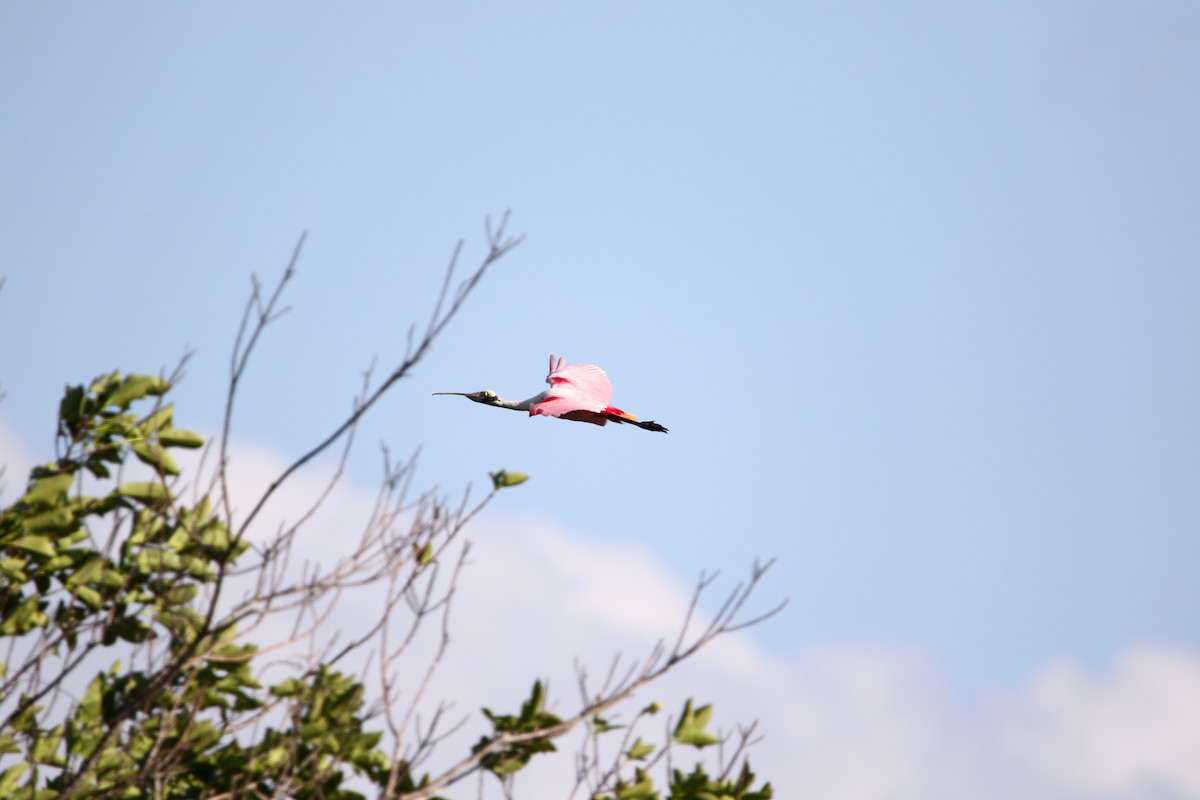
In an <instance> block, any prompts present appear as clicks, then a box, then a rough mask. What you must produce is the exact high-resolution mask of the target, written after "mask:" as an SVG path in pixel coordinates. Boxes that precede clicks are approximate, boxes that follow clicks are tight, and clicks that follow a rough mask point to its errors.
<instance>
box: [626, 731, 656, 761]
mask: <svg viewBox="0 0 1200 800" xmlns="http://www.w3.org/2000/svg"><path fill="white" fill-rule="evenodd" d="M653 752H654V745H652V744H650V743H649V742H643V741H642V737H640V736H639V737H638V738H637V741H636V742H634V743H633V744H632V745H631V746H630V747H629V749H628V750H626V751H625V756H626V757H627V758H629V759H630V760H631V761H643V760H645V758H646V756H648V755H650V754H651V753H653Z"/></svg>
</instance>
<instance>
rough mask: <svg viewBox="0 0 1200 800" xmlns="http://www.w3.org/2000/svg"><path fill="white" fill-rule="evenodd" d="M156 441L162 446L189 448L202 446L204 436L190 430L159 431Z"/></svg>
mask: <svg viewBox="0 0 1200 800" xmlns="http://www.w3.org/2000/svg"><path fill="white" fill-rule="evenodd" d="M158 441H159V443H160V444H162V446H163V447H186V448H188V449H189V450H194V449H196V448H197V447H203V446H204V437H203V436H201V435H200V434H198V433H192V432H191V431H178V430H164V431H159V432H158Z"/></svg>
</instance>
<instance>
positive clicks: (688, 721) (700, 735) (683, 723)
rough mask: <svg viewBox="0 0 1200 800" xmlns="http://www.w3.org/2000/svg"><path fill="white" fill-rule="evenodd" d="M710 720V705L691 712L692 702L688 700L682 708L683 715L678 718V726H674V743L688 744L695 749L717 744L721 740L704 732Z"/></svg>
mask: <svg viewBox="0 0 1200 800" xmlns="http://www.w3.org/2000/svg"><path fill="white" fill-rule="evenodd" d="M711 718H712V706H711V705H706V706H701V707H700V708H697V709H695V710H693V709H692V701H691V699H690V698H689V699H688V701H687V702H686V703H685V704H684V706H683V714H682V716H681V717H680V718H679V724H678V725H676V726H675V734H674V736H675V741H677V742H679V743H680V744H690V745H692V746H693V747H697V748H701V747H707V746H708V745H710V744H717V743H718V742H719V741H721V740H720V739H718V738H717V737H716V736H713V735H712V734H711V733H709V732H707V731H706V730H704V729H705V727H707V726H708V722H709V720H710V719H711Z"/></svg>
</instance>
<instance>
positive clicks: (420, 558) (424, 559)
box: [413, 544, 433, 567]
mask: <svg viewBox="0 0 1200 800" xmlns="http://www.w3.org/2000/svg"><path fill="white" fill-rule="evenodd" d="M413 549H414V550H416V551H417V552H416V555H417V563H418V564H420V565H421V566H422V567H425V566H428V565H429V564H430V563H431V562H432V561H433V545H432V544H426V545H425V546H424V547H421V548H418V547H417V546H416V545H415V544H414V545H413Z"/></svg>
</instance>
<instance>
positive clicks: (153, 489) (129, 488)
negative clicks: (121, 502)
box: [116, 481, 169, 504]
mask: <svg viewBox="0 0 1200 800" xmlns="http://www.w3.org/2000/svg"><path fill="white" fill-rule="evenodd" d="M116 492H117V494H119V495H123V496H125V497H132V498H133V499H134V500H141V501H142V502H143V503H147V504H149V503H153V502H155V501H157V500H162V499H163V498H165V497H168V496H169V495H168V492H167V487H165V486H163V485H162V484H161V483H158V482H156V481H146V482H134V483H122V484H121V485H120V486H118V487H117V489H116Z"/></svg>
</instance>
